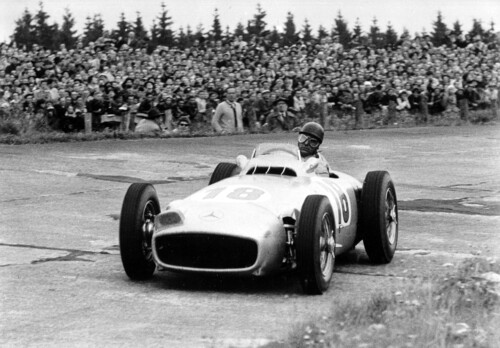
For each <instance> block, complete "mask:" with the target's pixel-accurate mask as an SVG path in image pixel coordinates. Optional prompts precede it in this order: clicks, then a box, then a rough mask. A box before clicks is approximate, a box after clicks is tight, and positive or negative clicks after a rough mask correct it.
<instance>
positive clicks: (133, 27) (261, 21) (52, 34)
mask: <svg viewBox="0 0 500 348" xmlns="http://www.w3.org/2000/svg"><path fill="white" fill-rule="evenodd" d="M266 15H267V13H266V11H265V10H264V9H263V8H262V6H261V5H260V4H257V8H256V13H255V14H254V15H253V17H252V18H251V19H249V20H248V21H247V23H246V25H244V24H243V23H241V22H239V23H238V24H237V25H236V28H235V29H234V30H231V29H230V28H229V26H226V27H225V28H223V25H222V23H221V21H220V18H219V13H218V10H217V9H215V10H214V13H213V20H212V25H211V27H210V28H209V29H205V28H203V25H202V24H199V25H198V26H197V27H196V28H192V27H191V26H190V25H188V26H186V27H185V28H184V27H180V28H179V29H178V30H173V28H172V26H173V24H174V21H173V19H172V17H171V16H169V13H168V9H167V7H166V5H165V4H164V3H162V4H161V9H160V11H159V13H158V15H157V16H156V17H155V19H154V20H153V23H152V24H151V26H150V27H149V29H148V28H147V27H146V25H145V24H144V22H143V19H142V17H141V13H140V12H136V18H135V20H133V21H129V20H127V18H126V17H125V14H124V13H123V12H122V13H121V14H120V17H119V20H118V22H117V23H116V24H115V27H114V28H112V29H106V27H105V23H104V20H103V19H102V16H101V14H95V15H93V16H88V17H87V18H86V21H85V25H84V29H83V33H82V34H81V35H77V31H76V30H75V17H74V16H73V14H72V13H71V12H70V11H69V9H67V8H66V9H65V13H64V15H63V18H62V23H61V24H59V23H57V22H52V23H49V22H50V15H49V14H48V13H47V12H46V11H45V9H44V6H43V2H40V3H39V8H38V10H37V12H36V13H34V14H32V13H31V12H30V11H29V10H28V9H27V8H26V9H25V11H24V12H23V14H22V16H21V17H20V18H19V19H17V20H16V21H15V29H14V33H13V34H12V35H11V43H13V44H16V45H17V47H24V48H26V49H27V50H30V49H31V48H32V47H33V45H34V44H37V45H39V46H41V47H44V48H46V49H52V50H55V49H58V48H59V47H60V46H61V45H62V44H64V45H65V47H66V48H68V49H71V48H74V47H75V46H76V45H77V43H78V42H82V43H83V45H87V44H88V43H89V42H95V41H96V40H97V39H98V38H101V37H106V38H110V39H113V40H117V41H119V40H123V39H124V38H126V37H127V35H128V33H129V32H134V34H135V38H136V39H137V40H139V41H140V42H143V46H144V47H147V48H148V49H150V50H153V49H154V48H155V47H157V46H159V45H165V46H169V47H172V46H176V47H178V48H181V49H183V48H188V47H191V46H192V45H193V43H194V42H195V41H198V42H203V41H206V40H211V41H213V40H232V39H234V38H235V37H242V38H243V40H245V41H247V42H248V41H249V40H250V39H251V38H259V39H265V41H266V42H267V43H268V44H271V45H272V44H275V43H278V44H280V45H288V46H290V45H293V44H296V43H298V42H299V41H300V42H302V43H307V42H311V41H320V40H321V39H324V38H327V37H331V38H336V39H338V42H339V43H341V44H342V45H343V46H344V47H346V48H351V47H355V46H359V45H366V46H371V47H375V48H381V47H387V46H392V45H396V44H397V43H398V42H399V41H400V40H403V39H405V38H409V37H410V33H409V32H408V30H407V29H404V30H403V32H402V33H401V34H399V33H397V32H396V30H394V28H393V27H392V25H391V23H388V24H387V26H386V28H384V29H383V28H380V26H379V24H378V21H377V19H376V18H373V20H372V23H371V25H370V27H369V28H368V30H367V31H366V32H365V31H364V30H363V28H362V27H361V24H360V22H359V18H358V19H356V22H355V24H354V26H353V28H352V29H351V28H349V25H348V22H347V21H346V20H345V19H344V17H343V16H342V14H341V12H340V11H339V12H338V13H337V16H336V17H335V18H334V21H333V22H334V23H333V25H332V28H331V29H330V30H328V29H327V28H325V27H324V26H323V25H320V26H319V28H318V29H317V30H314V29H313V28H312V27H311V25H310V24H309V21H308V20H307V19H305V20H304V23H303V25H302V27H301V28H298V27H297V26H296V24H295V21H294V15H293V14H292V13H291V12H288V13H287V16H286V18H285V21H284V23H283V27H282V28H280V29H281V30H279V29H278V28H276V26H274V27H273V28H268V26H267V23H266ZM451 33H453V34H455V35H457V36H460V35H469V36H470V37H476V36H477V35H479V36H480V37H481V39H482V40H483V41H485V42H492V41H494V40H495V38H496V35H495V30H494V23H493V22H491V23H489V28H484V27H483V24H482V22H481V21H480V20H477V19H474V20H473V23H472V29H471V30H470V31H469V32H464V30H463V29H462V23H460V22H459V21H456V22H454V23H453V25H452V26H451V27H448V25H447V24H446V23H445V22H444V20H443V15H442V13H441V12H438V13H437V18H436V19H435V21H434V22H433V23H432V31H431V32H429V33H424V32H422V33H419V34H420V35H425V34H427V35H429V36H430V37H431V40H432V42H433V44H434V45H435V46H440V45H443V44H446V40H447V37H448V36H449V35H450V34H451Z"/></svg>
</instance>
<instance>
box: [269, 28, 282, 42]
mask: <svg viewBox="0 0 500 348" xmlns="http://www.w3.org/2000/svg"><path fill="white" fill-rule="evenodd" d="M267 39H268V40H269V43H270V44H271V45H272V44H275V43H279V42H280V41H281V36H280V33H279V32H278V29H276V26H274V27H273V30H271V33H269V35H268V36H267Z"/></svg>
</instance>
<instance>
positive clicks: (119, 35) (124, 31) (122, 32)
mask: <svg viewBox="0 0 500 348" xmlns="http://www.w3.org/2000/svg"><path fill="white" fill-rule="evenodd" d="M116 27H117V29H114V30H113V31H112V32H111V37H112V38H113V39H115V40H117V41H120V40H124V39H126V38H127V35H128V32H129V31H130V30H131V25H130V23H129V22H127V19H126V18H125V13H123V12H122V13H121V14H120V20H119V21H118V23H116Z"/></svg>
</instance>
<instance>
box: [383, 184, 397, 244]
mask: <svg viewBox="0 0 500 348" xmlns="http://www.w3.org/2000/svg"><path fill="white" fill-rule="evenodd" d="M385 226H386V228H385V230H386V234H387V240H388V241H389V243H390V244H391V245H393V244H394V243H395V242H396V237H397V232H398V213H397V206H396V199H395V198H394V193H393V192H392V190H391V189H387V192H386V194H385Z"/></svg>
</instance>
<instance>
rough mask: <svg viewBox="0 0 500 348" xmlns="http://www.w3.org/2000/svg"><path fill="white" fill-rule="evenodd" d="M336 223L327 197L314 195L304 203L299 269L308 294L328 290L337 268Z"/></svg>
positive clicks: (300, 222)
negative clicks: (334, 270)
mask: <svg viewBox="0 0 500 348" xmlns="http://www.w3.org/2000/svg"><path fill="white" fill-rule="evenodd" d="M334 229H335V224H334V217H333V211H332V206H331V204H330V202H329V201H328V199H327V198H326V197H325V196H321V195H311V196H308V197H307V198H306V200H305V201H304V203H303V204H302V210H301V212H300V218H299V224H298V232H297V240H296V250H297V270H298V273H299V277H300V281H301V283H302V288H303V290H304V292H305V293H307V294H313V295H320V294H322V293H323V292H325V291H326V290H327V289H328V286H329V285H330V281H331V279H332V276H333V269H334V267H335V231H334Z"/></svg>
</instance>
